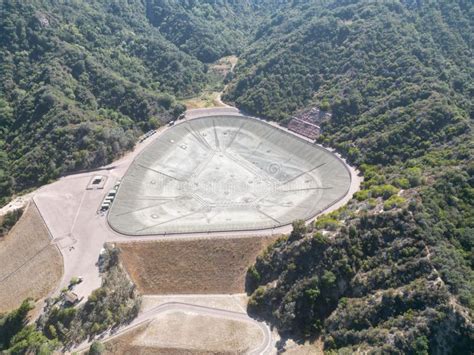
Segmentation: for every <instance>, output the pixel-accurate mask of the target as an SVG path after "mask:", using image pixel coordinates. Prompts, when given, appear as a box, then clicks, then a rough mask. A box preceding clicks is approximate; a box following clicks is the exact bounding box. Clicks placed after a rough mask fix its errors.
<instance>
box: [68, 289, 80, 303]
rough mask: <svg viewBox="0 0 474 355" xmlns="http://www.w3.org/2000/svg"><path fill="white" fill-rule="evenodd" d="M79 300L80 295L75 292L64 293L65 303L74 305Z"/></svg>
mask: <svg viewBox="0 0 474 355" xmlns="http://www.w3.org/2000/svg"><path fill="white" fill-rule="evenodd" d="M78 302H79V296H78V295H76V294H75V293H74V292H71V291H67V292H65V293H64V304H65V305H69V306H74V305H75V304H76V303H78Z"/></svg>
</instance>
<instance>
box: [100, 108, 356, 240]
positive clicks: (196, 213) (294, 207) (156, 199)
mask: <svg viewBox="0 0 474 355" xmlns="http://www.w3.org/2000/svg"><path fill="white" fill-rule="evenodd" d="M350 182H351V177H350V173H349V171H348V169H347V168H346V166H345V164H344V162H342V161H341V160H340V159H339V158H338V157H336V156H335V155H334V154H333V153H331V152H329V151H327V150H326V149H324V148H321V147H318V146H316V145H313V144H310V143H308V142H306V141H305V140H303V139H300V138H298V137H296V136H294V135H292V134H290V133H288V132H286V131H283V130H281V129H278V128H276V127H273V126H271V125H269V124H268V123H265V122H263V121H259V120H257V119H253V118H248V117H243V116H227V115H222V116H210V117H201V118H196V119H192V120H188V121H183V122H180V123H179V124H177V125H175V126H173V127H171V128H169V129H167V130H166V131H164V132H163V133H162V134H161V135H160V136H159V137H157V138H156V139H155V141H154V142H153V143H152V144H150V146H149V147H147V148H146V149H145V150H144V151H143V152H142V153H141V154H140V155H139V156H138V157H137V158H136V159H135V161H134V162H133V163H132V165H131V166H130V168H129V170H128V171H127V173H126V175H125V176H124V178H123V180H122V183H121V185H120V188H119V190H118V193H117V196H116V198H115V201H114V203H113V205H112V207H111V209H110V211H109V214H108V220H109V224H110V226H111V227H112V228H113V229H114V230H116V231H117V232H119V233H122V234H127V235H136V236H142V235H156V234H175V233H205V232H224V231H246V230H260V229H268V228H276V227H281V226H284V225H287V224H290V223H291V222H292V221H294V220H296V219H304V220H308V219H311V218H313V217H314V216H315V215H317V214H318V213H320V212H321V211H323V210H325V209H327V208H328V207H330V206H331V205H333V204H334V203H336V202H337V201H339V200H340V199H342V198H343V197H344V196H345V195H346V194H347V192H348V190H349V187H350Z"/></svg>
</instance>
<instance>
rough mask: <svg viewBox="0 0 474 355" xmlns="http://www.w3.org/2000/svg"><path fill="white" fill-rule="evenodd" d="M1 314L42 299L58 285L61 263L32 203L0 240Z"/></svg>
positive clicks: (59, 255) (55, 248) (57, 251)
mask: <svg viewBox="0 0 474 355" xmlns="http://www.w3.org/2000/svg"><path fill="white" fill-rule="evenodd" d="M0 263H1V268H0V312H6V311H9V310H11V309H13V308H16V307H18V306H19V305H20V304H21V302H22V301H23V300H24V299H25V298H28V297H31V298H33V299H35V300H37V299H40V298H42V297H45V296H46V295H47V294H48V293H49V292H51V291H52V290H53V288H54V287H56V285H57V284H58V283H59V281H60V279H61V276H62V271H63V260H62V256H61V253H60V252H59V250H58V249H57V247H56V246H55V245H53V244H51V239H50V236H49V232H48V229H47V228H46V225H45V224H44V222H43V219H42V218H41V216H40V214H39V212H38V209H37V208H36V206H35V204H34V203H30V204H29V205H28V206H27V208H26V210H25V212H24V214H23V216H22V217H21V218H20V220H19V221H18V222H17V223H16V225H15V226H14V227H13V229H12V230H10V232H9V233H8V235H7V236H6V237H4V238H1V239H0Z"/></svg>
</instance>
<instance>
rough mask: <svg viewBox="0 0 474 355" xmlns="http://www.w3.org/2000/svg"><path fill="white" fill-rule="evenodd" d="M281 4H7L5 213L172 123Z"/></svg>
mask: <svg viewBox="0 0 474 355" xmlns="http://www.w3.org/2000/svg"><path fill="white" fill-rule="evenodd" d="M284 4H285V2H283V1H279V0H256V1H236V2H227V1H161V0H160V1H158V0H146V1H141V0H130V1H126V0H119V1H113V2H110V1H102V0H97V1H88V2H86V1H81V0H75V1H67V2H57V1H54V0H45V1H41V2H32V1H6V2H5V1H4V2H2V3H1V9H0V11H1V14H2V16H1V18H0V33H1V38H0V68H1V70H0V130H1V132H2V135H1V137H0V202H1V203H4V202H5V201H6V199H7V198H8V197H9V196H11V194H12V193H14V192H17V191H22V190H24V189H25V188H28V187H32V186H37V185H38V184H44V183H46V182H48V181H50V180H51V179H54V178H56V177H58V176H59V175H60V174H62V173H64V172H70V171H77V170H79V169H87V168H92V167H97V166H100V165H103V164H105V163H107V162H110V161H111V160H112V159H113V158H115V157H117V156H118V155H120V154H122V153H123V152H124V151H126V150H129V149H131V148H132V147H133V145H134V142H135V141H136V139H137V137H138V136H139V135H140V134H141V133H143V131H146V130H148V129H150V128H154V127H156V126H157V125H159V124H160V123H162V122H166V121H168V120H170V119H171V118H172V117H176V116H178V115H179V114H180V113H181V112H182V111H183V110H184V106H182V105H181V104H179V103H178V101H177V100H176V98H178V99H179V98H184V97H191V96H193V95H196V94H198V93H200V92H201V91H202V90H203V89H204V88H205V87H206V85H208V84H209V81H210V80H212V78H210V76H209V75H208V64H209V63H211V62H214V61H216V60H217V59H219V58H220V57H222V56H225V55H229V54H238V53H241V52H242V51H243V50H245V48H246V46H247V44H248V43H249V42H250V41H251V39H252V38H253V36H254V33H255V32H256V30H257V24H258V23H259V21H260V20H261V19H263V18H265V17H266V16H267V15H268V13H270V12H271V11H272V10H274V9H277V8H280V7H281V6H284Z"/></svg>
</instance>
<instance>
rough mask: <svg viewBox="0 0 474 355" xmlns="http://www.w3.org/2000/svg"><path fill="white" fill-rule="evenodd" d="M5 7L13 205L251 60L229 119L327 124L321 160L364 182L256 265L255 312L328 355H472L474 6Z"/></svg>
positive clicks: (236, 79)
mask: <svg viewBox="0 0 474 355" xmlns="http://www.w3.org/2000/svg"><path fill="white" fill-rule="evenodd" d="M1 6H2V9H1V11H2V16H1V19H0V33H1V36H0V79H1V80H0V131H1V132H2V134H1V135H0V202H2V203H4V202H6V201H7V200H8V198H9V197H10V196H11V195H12V194H13V193H15V192H20V191H23V190H24V189H26V188H29V187H32V186H37V185H39V184H44V183H46V182H48V181H50V180H52V179H54V178H57V177H58V176H59V175H60V174H62V173H65V172H70V171H77V170H80V169H87V168H92V167H97V166H100V165H103V164H105V163H108V162H110V161H112V160H113V159H114V158H116V157H117V156H119V155H120V154H122V153H123V152H124V151H126V150H129V149H132V147H133V146H134V143H135V141H136V139H137V137H138V136H139V135H140V134H141V133H142V132H144V131H146V130H148V129H150V128H153V127H156V126H157V125H160V124H162V123H163V122H166V121H168V120H170V119H172V118H173V117H176V116H178V115H179V114H181V113H182V112H183V110H184V107H183V105H182V104H181V103H180V99H182V98H185V97H190V96H193V95H196V94H199V93H200V92H201V91H202V90H204V89H205V88H206V87H207V86H208V85H209V84H210V83H211V81H212V80H213V79H212V77H211V75H210V74H209V65H210V64H211V63H212V62H214V61H216V60H217V59H219V58H220V57H223V56H226V55H230V54H233V55H238V57H239V62H238V64H237V67H236V70H235V73H234V74H233V75H231V76H229V77H228V78H227V79H226V80H227V81H228V82H229V86H228V88H227V91H226V93H225V95H224V99H225V100H227V101H228V102H230V103H234V104H235V105H236V106H238V107H239V108H241V109H243V110H245V111H248V112H251V113H253V114H256V115H259V116H262V117H265V118H270V119H274V120H277V121H280V122H281V123H282V124H285V123H286V122H288V120H289V119H290V118H291V117H292V115H293V114H295V112H298V111H299V110H302V109H305V108H308V107H313V106H317V107H319V108H321V109H322V110H325V111H329V112H331V114H332V115H331V118H330V119H329V120H326V121H324V122H323V123H322V127H321V128H322V135H321V136H320V138H319V141H318V142H319V143H321V144H323V145H327V146H331V147H334V148H336V149H337V150H338V151H339V152H340V153H341V154H343V155H344V156H345V157H346V158H347V159H348V160H349V161H350V162H351V163H352V164H354V165H355V166H357V167H358V168H359V169H360V170H361V172H362V173H363V175H364V182H363V184H362V189H361V191H359V192H358V193H357V194H356V195H355V198H354V199H353V200H352V201H351V202H350V203H349V205H348V206H346V207H345V208H343V209H341V210H339V211H337V212H335V213H333V214H331V215H329V216H324V217H322V218H320V219H318V221H317V222H316V223H315V224H314V225H311V226H308V227H305V226H303V225H301V223H295V226H294V231H293V233H292V234H291V235H290V236H289V237H287V238H282V239H281V240H279V241H278V242H277V243H276V244H275V245H273V246H272V247H270V248H269V249H268V250H267V251H266V252H265V253H264V255H262V256H261V257H259V259H258V260H257V263H256V265H255V266H253V267H252V268H250V270H249V272H248V291H249V293H251V295H252V296H251V302H250V305H249V309H250V310H251V311H252V312H253V313H254V314H255V315H256V316H258V317H262V318H264V319H266V320H268V321H271V322H273V323H274V324H275V325H276V326H277V327H278V329H279V330H280V331H281V332H282V333H283V334H286V335H291V336H296V337H300V338H302V339H312V338H313V337H315V336H321V339H322V341H323V344H324V348H325V349H326V350H328V351H329V350H330V351H342V352H343V351H348V352H352V351H355V350H361V349H362V350H368V351H387V352H393V353H428V352H431V353H469V352H472V351H474V350H473V328H472V311H473V309H474V298H473V294H474V272H473V265H474V254H473V252H472V245H473V238H474V233H473V231H474V212H473V211H474V208H473V207H474V206H473V201H474V186H473V185H474V178H473V173H474V164H473V161H472V156H473V134H472V120H473V118H474V111H473V94H474V84H473V83H474V81H473V79H474V78H473V76H474V75H473V74H474V73H473V68H474V66H473V59H472V58H473V57H474V56H473V21H474V4H473V2H472V1H469V0H439V1H425V0H385V1H362V0H326V1H323V0H320V1H317V0H294V1H278V0H241V1H239V0H234V1H224V0H186V1H171V0H128V1H125V0H118V1H113V2H108V1H102V0H101V1H99V0H97V1H81V0H75V1H68V2H63V1H53V0H49V1H48V0H43V1H38V2H36V1H35V2H33V1H31V2H29V1H25V2H19V1H11V2H3V3H2V5H1ZM48 346H49V345H48Z"/></svg>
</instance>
